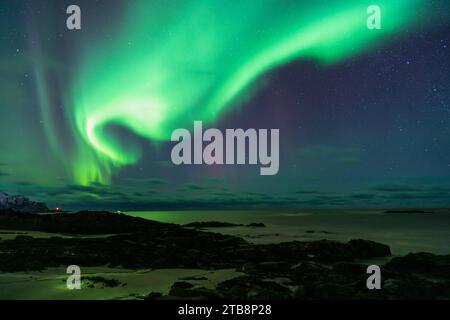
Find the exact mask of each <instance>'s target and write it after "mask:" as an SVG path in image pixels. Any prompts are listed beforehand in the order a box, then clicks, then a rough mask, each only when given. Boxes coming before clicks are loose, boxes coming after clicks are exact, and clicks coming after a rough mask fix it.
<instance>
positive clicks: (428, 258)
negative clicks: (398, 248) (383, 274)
mask: <svg viewBox="0 0 450 320" xmlns="http://www.w3.org/2000/svg"><path fill="white" fill-rule="evenodd" d="M386 268H388V269H390V270H394V271H398V272H402V273H421V274H425V275H429V276H437V277H443V278H446V279H450V255H441V256H439V255H434V254H431V253H425V252H421V253H410V254H408V255H406V256H404V257H396V258H393V259H392V260H391V261H389V262H388V263H387V264H386Z"/></svg>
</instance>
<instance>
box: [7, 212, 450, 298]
mask: <svg viewBox="0 0 450 320" xmlns="http://www.w3.org/2000/svg"><path fill="white" fill-rule="evenodd" d="M197 226H202V224H197ZM0 230H28V231H30V230H31V231H40V232H48V233H58V234H69V235H83V237H72V238H61V237H50V238H33V237H30V236H24V235H20V234H19V235H17V236H16V237H15V239H13V240H1V239H0V272H29V271H39V270H44V269H46V268H50V267H58V266H68V265H72V264H76V265H80V266H83V267H95V266H108V267H123V268H128V269H136V270H137V269H146V268H150V269H161V268H194V269H211V270H215V269H226V268H234V269H236V270H237V271H240V272H242V273H243V274H245V275H244V276H241V277H238V278H234V279H231V280H227V281H223V282H220V283H219V284H218V285H217V287H216V289H215V290H212V289H206V288H205V287H203V286H202V285H201V281H200V282H199V281H196V280H195V279H193V280H187V279H186V280H183V281H178V282H176V283H174V284H173V286H172V289H171V290H170V293H169V294H168V295H166V296H163V295H161V294H160V293H158V292H152V290H151V288H149V294H148V296H145V297H140V298H141V299H232V300H238V299H239V300H240V299H257V300H261V299H283V300H284V299H448V298H450V256H438V255H433V254H430V253H415V254H408V255H406V256H403V257H395V258H392V259H391V260H390V261H389V262H387V263H386V264H385V265H384V266H382V290H368V289H367V287H366V280H367V277H368V276H369V275H368V274H367V273H366V268H367V266H366V265H365V264H364V263H361V262H360V261H361V260H363V259H370V258H382V257H390V256H391V250H390V248H389V247H388V246H387V245H384V244H380V243H377V242H373V241H368V240H362V239H355V240H351V241H349V242H347V243H340V242H337V241H329V240H320V241H293V242H286V243H279V244H264V245H255V244H252V243H249V242H247V241H245V240H244V239H242V238H239V237H235V236H228V235H222V234H219V233H212V232H204V231H201V230H197V229H195V228H187V227H183V226H180V225H176V224H169V223H160V222H155V221H149V220H146V219H141V218H134V217H130V216H127V215H123V214H116V213H109V212H79V213H74V214H63V215H36V214H30V213H17V212H14V211H11V210H6V211H0ZM91 235H92V236H94V235H105V236H104V237H101V238H98V237H97V238H93V237H92V238H91V237H89V236H91ZM0 238H1V235H0ZM109 280H113V279H109ZM105 281H108V279H106V280H105Z"/></svg>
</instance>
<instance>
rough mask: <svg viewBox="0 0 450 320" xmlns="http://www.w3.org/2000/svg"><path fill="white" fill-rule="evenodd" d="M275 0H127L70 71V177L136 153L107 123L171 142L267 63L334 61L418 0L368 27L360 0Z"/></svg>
mask: <svg viewBox="0 0 450 320" xmlns="http://www.w3.org/2000/svg"><path fill="white" fill-rule="evenodd" d="M274 4H275V2H274V1H267V0H264V1H244V2H242V3H236V2H233V1H178V2H176V3H173V4H171V6H170V7H166V6H163V5H160V6H156V7H155V5H154V4H152V3H151V2H149V1H133V2H130V3H129V4H127V6H128V8H127V11H128V12H127V13H126V16H125V17H124V21H123V22H122V23H121V26H123V28H122V30H120V31H119V32H118V34H117V35H116V36H115V37H114V39H113V40H108V41H103V42H105V43H102V40H101V39H100V40H98V41H99V43H96V44H92V43H89V44H87V45H86V49H85V56H84V57H83V58H82V63H81V65H80V68H79V72H78V74H77V76H76V77H75V84H74V88H73V91H72V100H71V101H70V103H71V104H72V107H71V109H70V110H69V111H70V112H71V114H70V115H69V116H70V118H71V119H73V121H74V123H75V125H76V129H77V134H78V136H79V137H80V138H81V139H80V141H79V143H78V147H79V148H80V149H81V150H79V152H78V154H79V155H80V156H79V157H77V158H75V159H74V164H73V169H74V179H75V181H76V182H77V183H79V184H82V185H88V184H90V183H92V182H100V183H103V184H107V183H109V181H110V175H111V173H112V171H113V170H114V169H113V168H114V167H120V166H125V165H133V164H135V163H136V162H137V161H138V160H139V156H140V151H139V150H138V149H137V148H133V147H132V146H130V145H126V144H124V143H121V142H119V141H117V140H115V139H113V138H110V137H109V136H108V134H107V133H105V128H106V127H107V126H108V125H112V124H114V125H120V126H124V127H126V128H128V129H129V130H131V131H132V132H134V133H135V134H137V135H139V136H142V137H144V138H147V139H150V140H168V139H169V138H170V133H171V132H172V131H173V130H174V129H176V128H180V127H186V126H189V125H190V124H192V121H194V120H203V121H204V122H213V121H214V120H216V119H217V118H218V117H219V116H220V115H221V114H222V112H223V111H224V110H225V109H226V108H229V107H230V106H232V105H233V104H236V103H238V101H239V99H242V98H245V96H246V95H247V94H248V93H249V90H250V88H251V85H252V84H253V83H254V82H255V81H256V80H257V79H258V78H259V77H260V76H262V75H263V74H264V73H265V72H267V71H268V70H270V69H273V68H276V67H277V66H280V65H282V64H286V63H288V62H290V61H292V60H294V59H300V58H308V59H315V60H318V61H320V62H322V63H325V64H328V63H335V62H337V61H339V60H341V59H345V58H346V57H348V56H350V55H354V54H356V53H358V52H360V51H361V50H364V49H367V48H369V47H370V46H372V45H373V44H374V41H376V40H379V38H381V37H386V36H387V35H390V34H393V33H395V32H398V31H399V30H400V29H401V28H404V27H406V26H407V25H409V24H410V23H412V22H414V20H415V18H416V17H415V16H414V13H415V10H414V8H417V6H418V4H419V2H418V1H411V0H404V1H395V2H393V1H382V2H380V4H381V7H382V10H383V22H384V23H383V32H373V31H370V30H368V29H367V28H366V27H365V25H366V19H367V14H366V8H367V6H364V4H363V2H361V1H345V4H344V2H343V1H330V2H329V4H328V5H327V6H323V5H322V6H319V7H317V8H311V5H310V4H308V5H306V4H305V3H301V2H298V4H297V5H294V6H293V7H291V8H290V10H289V12H286V11H285V10H282V8H281V7H278V6H276V5H274ZM173 8H174V9H173ZM398 12H402V13H404V14H402V15H399V14H398ZM149 13H150V14H149ZM269 17H270V18H269ZM268 19H270V24H266V25H265V26H264V23H265V21H267V20H268ZM250 92H251V91H250Z"/></svg>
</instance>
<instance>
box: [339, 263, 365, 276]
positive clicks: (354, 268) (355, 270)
mask: <svg viewBox="0 0 450 320" xmlns="http://www.w3.org/2000/svg"><path fill="white" fill-rule="evenodd" d="M366 270H367V267H366V266H365V265H362V264H357V263H351V262H338V263H336V264H334V265H333V272H335V273H339V274H343V275H346V276H363V275H364V276H365V275H366Z"/></svg>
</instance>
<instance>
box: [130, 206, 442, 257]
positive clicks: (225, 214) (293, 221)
mask: <svg viewBox="0 0 450 320" xmlns="http://www.w3.org/2000/svg"><path fill="white" fill-rule="evenodd" d="M127 214H128V215H130V216H134V217H141V218H145V219H149V220H155V221H160V222H168V223H176V224H188V223H191V222H200V221H219V222H228V223H233V224H240V225H243V226H237V227H221V228H209V229H205V230H206V231H211V232H219V233H223V234H228V235H235V236H239V237H242V238H244V239H246V240H247V241H250V242H252V243H255V244H266V243H279V242H286V241H313V240H322V239H328V240H337V241H343V242H346V241H349V240H351V239H366V240H373V241H377V242H381V243H384V244H387V245H389V246H390V247H391V251H392V253H393V255H405V254H407V253H411V252H431V253H434V254H450V209H423V210H420V211H418V212H411V211H407V210H384V209H270V210H269V209H267V210H262V209H261V210H196V211H135V212H127ZM250 223H264V225H265V227H248V226H246V225H248V224H250Z"/></svg>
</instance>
